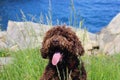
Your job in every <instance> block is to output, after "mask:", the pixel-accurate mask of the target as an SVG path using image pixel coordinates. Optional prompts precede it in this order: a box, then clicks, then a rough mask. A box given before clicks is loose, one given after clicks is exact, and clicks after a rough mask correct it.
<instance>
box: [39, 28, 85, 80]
mask: <svg viewBox="0 0 120 80" xmlns="http://www.w3.org/2000/svg"><path fill="white" fill-rule="evenodd" d="M40 51H41V55H42V57H43V58H45V59H46V58H47V59H49V62H48V65H47V67H46V69H45V72H44V74H43V75H42V77H41V78H40V80H86V77H87V75H86V70H85V68H84V65H83V62H82V61H81V59H79V58H78V56H82V55H83V54H84V49H83V47H82V45H81V42H80V41H79V39H78V37H77V36H76V34H75V32H73V31H72V29H71V28H68V27H66V26H56V27H53V28H52V29H50V30H49V31H47V33H46V35H45V37H44V40H43V43H42V48H41V50H40Z"/></svg>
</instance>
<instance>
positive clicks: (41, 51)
mask: <svg viewBox="0 0 120 80" xmlns="http://www.w3.org/2000/svg"><path fill="white" fill-rule="evenodd" d="M40 53H41V56H42V58H45V59H46V58H47V55H48V54H47V53H46V52H45V49H44V48H41V49H40Z"/></svg>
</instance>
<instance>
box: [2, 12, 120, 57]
mask: <svg viewBox="0 0 120 80" xmlns="http://www.w3.org/2000/svg"><path fill="white" fill-rule="evenodd" d="M51 27H52V26H48V25H43V24H38V23H33V22H14V21H9V22H8V27H7V30H6V31H0V49H6V48H7V49H9V50H13V51H15V50H18V49H25V48H35V47H40V45H41V42H42V39H43V36H44V34H45V32H46V31H47V30H48V29H50V28H51ZM74 30H75V31H76V34H77V35H78V37H79V38H80V40H81V41H82V43H83V45H84V48H85V51H86V53H87V54H88V55H91V54H98V53H104V54H115V53H119V52H120V43H119V41H120V13H119V14H118V15H116V16H115V17H114V18H113V19H112V20H111V22H110V23H109V24H108V25H107V26H106V27H105V28H103V29H102V30H101V31H100V32H99V33H97V34H93V33H90V32H87V31H86V30H80V29H74Z"/></svg>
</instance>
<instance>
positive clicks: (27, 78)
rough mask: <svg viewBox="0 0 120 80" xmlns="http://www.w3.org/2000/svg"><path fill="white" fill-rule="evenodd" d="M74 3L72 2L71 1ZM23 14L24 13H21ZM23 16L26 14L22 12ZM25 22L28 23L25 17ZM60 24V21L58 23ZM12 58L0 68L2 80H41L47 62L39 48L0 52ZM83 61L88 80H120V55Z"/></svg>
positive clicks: (50, 21)
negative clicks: (10, 61) (9, 62)
mask: <svg viewBox="0 0 120 80" xmlns="http://www.w3.org/2000/svg"><path fill="white" fill-rule="evenodd" d="M71 1H72V0H71ZM71 3H72V4H71V5H72V10H73V13H71V16H72V15H74V18H76V16H75V15H76V14H75V12H74V11H75V10H74V5H73V2H71ZM21 12H22V11H21ZM22 15H24V13H23V12H22ZM42 17H43V16H42V14H41V17H40V23H42V21H43V18H42ZM23 20H24V21H26V19H25V17H23ZM71 20H72V17H70V25H72V22H73V24H74V25H73V26H76V24H77V23H76V19H74V21H71ZM83 21H84V20H83ZM83 21H81V22H80V26H79V27H80V28H81V27H82V23H83ZM47 23H48V24H49V25H52V17H51V10H50V12H49V17H47ZM58 24H59V21H58ZM83 37H86V36H83ZM84 40H85V39H84V38H83V41H84ZM9 54H10V56H11V57H12V58H13V61H12V62H13V63H12V64H8V65H5V66H3V68H1V66H0V80H39V79H40V76H41V75H42V73H43V71H44V69H45V66H46V64H47V60H44V59H43V58H41V55H40V51H39V48H36V49H30V48H28V49H26V50H19V51H16V52H12V51H8V50H0V57H1V56H8V55H9ZM82 58H83V61H84V62H85V68H86V70H87V76H88V78H87V79H88V80H120V77H119V76H120V59H119V58H120V54H116V55H112V56H108V55H102V54H101V55H95V56H94V55H92V56H87V55H85V56H83V57H82Z"/></svg>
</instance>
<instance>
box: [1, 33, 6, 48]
mask: <svg viewBox="0 0 120 80" xmlns="http://www.w3.org/2000/svg"><path fill="white" fill-rule="evenodd" d="M6 35H7V33H6V31H0V49H5V48H7V44H6Z"/></svg>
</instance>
